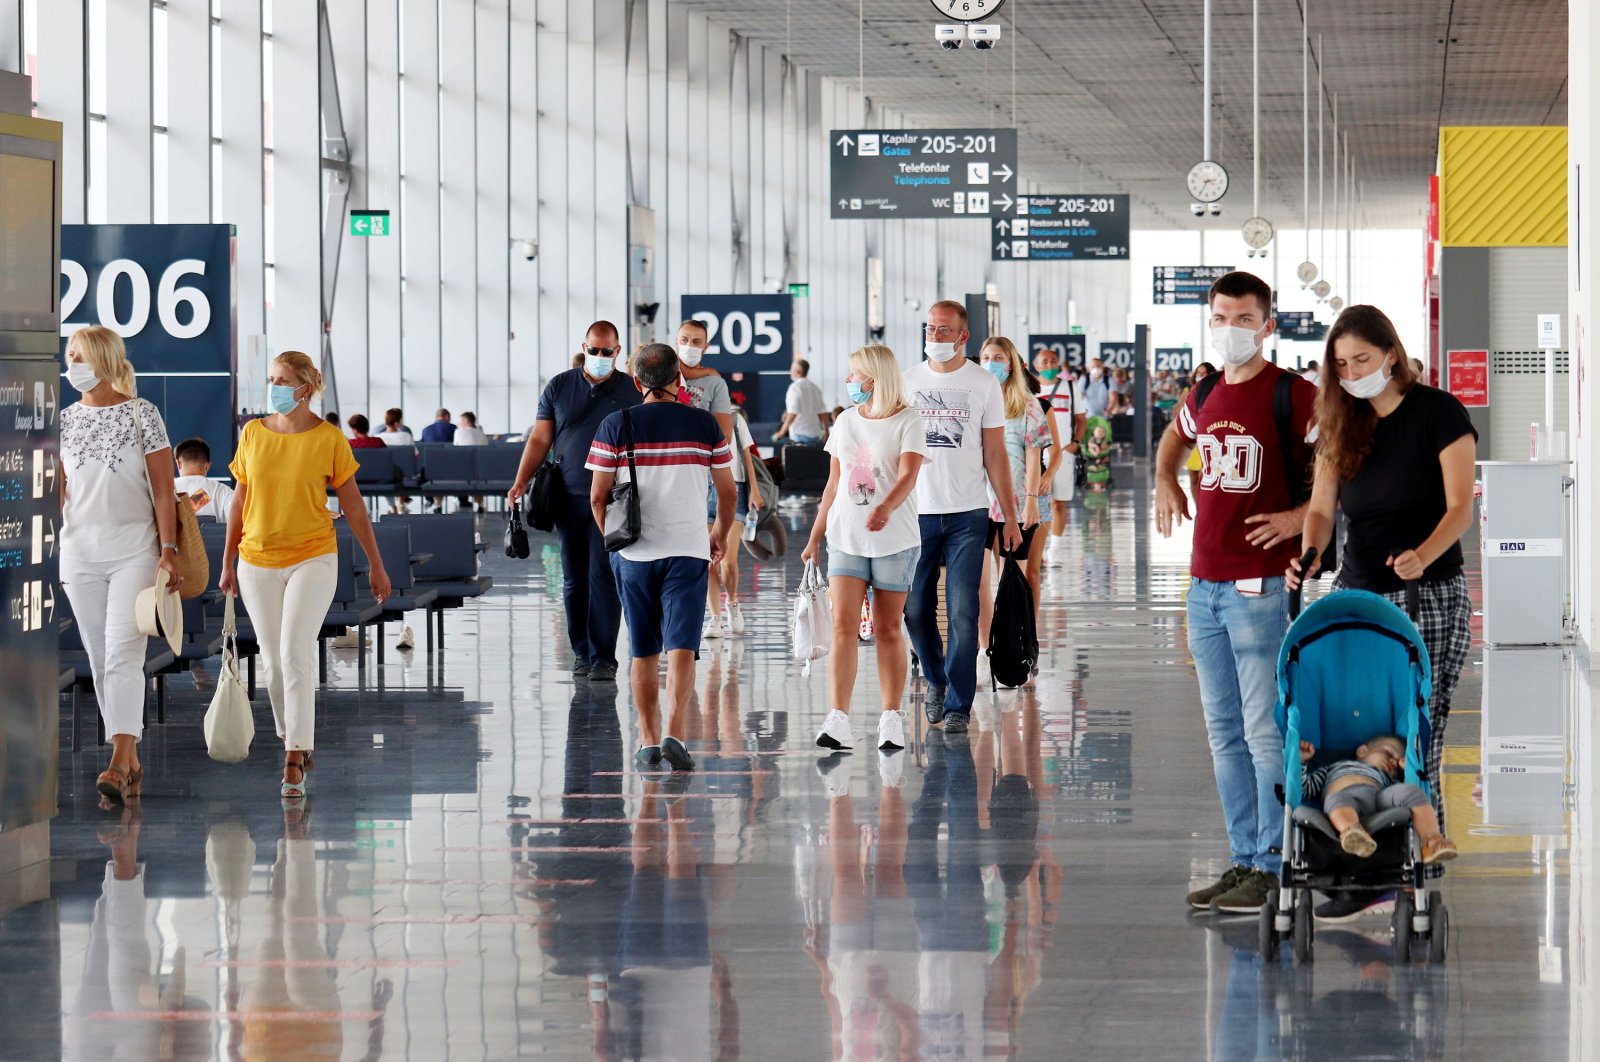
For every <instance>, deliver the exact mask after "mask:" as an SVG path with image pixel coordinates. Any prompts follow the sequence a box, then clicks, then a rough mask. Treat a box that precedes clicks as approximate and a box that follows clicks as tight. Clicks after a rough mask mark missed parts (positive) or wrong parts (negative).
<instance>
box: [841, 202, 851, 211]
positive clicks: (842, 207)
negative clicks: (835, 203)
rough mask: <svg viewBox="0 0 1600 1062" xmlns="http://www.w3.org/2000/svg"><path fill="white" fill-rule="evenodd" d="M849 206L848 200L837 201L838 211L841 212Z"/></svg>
mask: <svg viewBox="0 0 1600 1062" xmlns="http://www.w3.org/2000/svg"><path fill="white" fill-rule="evenodd" d="M849 205H850V200H848V199H841V200H839V209H840V210H843V209H844V208H845V207H847V206H849Z"/></svg>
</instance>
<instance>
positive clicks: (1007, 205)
mask: <svg viewBox="0 0 1600 1062" xmlns="http://www.w3.org/2000/svg"><path fill="white" fill-rule="evenodd" d="M1011 203H1012V199H1011V197H1010V196H1009V195H1002V196H1000V197H999V198H998V199H996V200H995V201H994V205H995V206H997V207H999V208H1000V209H1001V210H1010V209H1011Z"/></svg>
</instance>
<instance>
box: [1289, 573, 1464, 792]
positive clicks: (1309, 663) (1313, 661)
mask: <svg viewBox="0 0 1600 1062" xmlns="http://www.w3.org/2000/svg"><path fill="white" fill-rule="evenodd" d="M1432 689H1433V672H1432V669H1431V668H1430V666H1429V663H1428V650H1427V647H1426V646H1425V645H1423V642H1422V635H1421V634H1420V633H1419V632H1418V631H1417V628H1416V625H1415V624H1413V623H1412V622H1411V620H1410V619H1408V618H1407V617H1406V614H1405V612H1403V611H1402V610H1401V609H1399V608H1398V607H1396V606H1395V605H1394V604H1393V603H1392V602H1390V601H1389V600H1387V599H1386V598H1383V597H1381V596H1379V595H1377V594H1373V593H1368V592H1367V591H1365V590H1341V591H1337V592H1335V593H1332V594H1329V595H1328V596H1326V597H1324V598H1322V599H1321V600H1319V601H1317V602H1315V603H1314V604H1312V605H1311V606H1310V607H1309V608H1307V609H1306V610H1305V611H1304V612H1302V613H1301V614H1300V616H1299V617H1298V618H1297V619H1296V620H1295V621H1294V622H1293V623H1292V624H1290V626H1289V633H1288V634H1287V635H1285V636H1284V639H1283V646H1282V648H1280V649H1279V651H1278V707H1277V711H1276V718H1277V723H1278V730H1279V732H1280V733H1282V734H1283V740H1284V754H1283V766H1284V802H1285V804H1287V805H1288V807H1289V808H1291V809H1293V808H1296V807H1299V806H1300V802H1301V800H1302V792H1301V779H1302V776H1303V774H1304V771H1303V769H1302V766H1301V763H1300V755H1299V748H1300V742H1301V741H1309V742H1311V744H1312V745H1313V746H1315V747H1316V749H1317V751H1318V752H1319V753H1321V752H1323V751H1324V750H1329V751H1339V752H1341V753H1348V752H1350V751H1352V750H1354V749H1355V748H1356V747H1357V746H1359V745H1361V744H1362V743H1364V742H1365V741H1366V740H1367V739H1368V738H1370V737H1373V736H1374V735H1377V734H1395V735H1397V736H1399V737H1400V738H1401V739H1403V740H1404V741H1405V745H1406V776H1405V781H1407V782H1410V783H1412V784H1413V785H1419V786H1421V787H1422V788H1423V790H1424V792H1428V793H1429V795H1430V796H1431V793H1432V790H1431V783H1432V782H1434V781H1435V780H1434V779H1424V778H1423V777H1422V772H1423V769H1424V763H1423V757H1424V756H1425V755H1426V750H1427V748H1428V745H1429V740H1430V739H1429V726H1428V697H1429V695H1430V693H1431V692H1432Z"/></svg>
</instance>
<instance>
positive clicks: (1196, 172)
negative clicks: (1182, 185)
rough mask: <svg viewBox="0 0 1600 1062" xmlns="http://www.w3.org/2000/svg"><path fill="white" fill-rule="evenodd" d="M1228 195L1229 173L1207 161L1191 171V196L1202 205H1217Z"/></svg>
mask: <svg viewBox="0 0 1600 1062" xmlns="http://www.w3.org/2000/svg"><path fill="white" fill-rule="evenodd" d="M1227 193H1228V171H1227V170H1225V169H1223V168H1222V163H1220V162H1212V161H1211V160H1210V159H1207V160H1206V161H1204V162H1197V163H1195V164H1194V165H1193V166H1192V167H1190V169H1189V194H1190V195H1192V196H1194V197H1195V199H1196V200H1198V201H1199V202H1202V203H1215V202H1216V201H1217V200H1219V199H1221V198H1222V197H1223V196H1224V195H1226V194H1227Z"/></svg>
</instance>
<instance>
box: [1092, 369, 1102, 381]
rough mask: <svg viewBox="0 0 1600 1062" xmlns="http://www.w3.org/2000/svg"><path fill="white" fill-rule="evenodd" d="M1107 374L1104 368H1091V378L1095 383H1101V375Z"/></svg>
mask: <svg viewBox="0 0 1600 1062" xmlns="http://www.w3.org/2000/svg"><path fill="white" fill-rule="evenodd" d="M1105 374H1106V373H1105V370H1104V369H1090V370H1089V379H1091V380H1093V381H1094V382H1095V383H1099V382H1100V377H1102V376H1104V375H1105Z"/></svg>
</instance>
